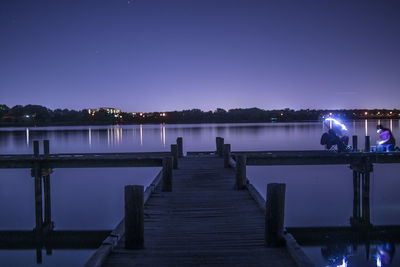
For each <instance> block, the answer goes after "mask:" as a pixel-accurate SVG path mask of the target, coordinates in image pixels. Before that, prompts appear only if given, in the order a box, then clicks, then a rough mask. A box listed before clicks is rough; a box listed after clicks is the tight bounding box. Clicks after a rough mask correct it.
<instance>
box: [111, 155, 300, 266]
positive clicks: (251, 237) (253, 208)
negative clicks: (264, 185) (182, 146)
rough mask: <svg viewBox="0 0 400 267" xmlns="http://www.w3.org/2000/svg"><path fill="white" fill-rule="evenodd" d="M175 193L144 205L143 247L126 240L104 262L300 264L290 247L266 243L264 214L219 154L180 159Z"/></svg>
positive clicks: (175, 175) (166, 193) (173, 264)
mask: <svg viewBox="0 0 400 267" xmlns="http://www.w3.org/2000/svg"><path fill="white" fill-rule="evenodd" d="M179 166H180V167H179V169H178V170H175V171H174V180H173V190H172V192H157V193H155V194H154V195H153V196H152V197H151V198H150V199H149V200H148V202H147V203H146V205H145V209H144V214H145V218H144V237H145V238H144V249H140V250H128V249H125V239H124V238H122V239H121V240H120V242H119V243H118V245H117V246H116V247H115V248H114V249H113V251H112V253H111V254H110V256H109V257H108V258H107V259H106V261H105V264H104V266H202V265H211V266H296V264H295V262H294V261H293V260H292V259H291V257H290V255H289V253H288V251H287V250H286V248H285V247H280V248H267V247H265V246H264V224H265V217H264V214H263V212H262V210H261V209H260V208H259V207H258V206H257V205H256V203H255V202H254V200H253V199H252V197H251V196H250V194H249V193H248V192H247V191H238V190H234V186H235V172H234V171H233V170H232V169H227V168H224V166H223V159H222V158H220V157H217V156H192V157H186V158H183V159H181V160H180V161H179Z"/></svg>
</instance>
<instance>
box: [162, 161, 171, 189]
mask: <svg viewBox="0 0 400 267" xmlns="http://www.w3.org/2000/svg"><path fill="white" fill-rule="evenodd" d="M172 161H173V159H172V157H165V158H163V161H162V164H163V176H162V191H163V192H172V168H173V163H172Z"/></svg>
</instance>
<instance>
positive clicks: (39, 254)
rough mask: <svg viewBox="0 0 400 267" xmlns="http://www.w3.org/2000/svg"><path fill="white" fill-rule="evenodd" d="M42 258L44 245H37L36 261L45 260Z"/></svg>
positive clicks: (39, 262)
mask: <svg viewBox="0 0 400 267" xmlns="http://www.w3.org/2000/svg"><path fill="white" fill-rule="evenodd" d="M42 258H43V257H42V247H41V246H38V247H36V263H37V264H41V263H42V262H43V260H42Z"/></svg>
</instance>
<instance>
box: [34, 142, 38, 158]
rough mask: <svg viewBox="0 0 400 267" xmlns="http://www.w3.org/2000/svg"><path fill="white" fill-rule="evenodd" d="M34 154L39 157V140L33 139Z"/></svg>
mask: <svg viewBox="0 0 400 267" xmlns="http://www.w3.org/2000/svg"><path fill="white" fill-rule="evenodd" d="M33 155H34V156H35V157H39V141H33Z"/></svg>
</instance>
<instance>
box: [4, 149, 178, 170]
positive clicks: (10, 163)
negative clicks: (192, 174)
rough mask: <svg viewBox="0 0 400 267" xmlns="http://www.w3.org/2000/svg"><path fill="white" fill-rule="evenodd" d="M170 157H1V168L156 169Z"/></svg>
mask: <svg viewBox="0 0 400 267" xmlns="http://www.w3.org/2000/svg"><path fill="white" fill-rule="evenodd" d="M168 156H171V153H170V152H146V153H97V154H96V153H86V154H50V155H46V156H44V155H41V156H39V157H34V156H33V155H0V168H33V167H34V164H35V163H37V162H39V164H40V166H41V168H102V167H154V166H162V159H163V158H164V157H168Z"/></svg>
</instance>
